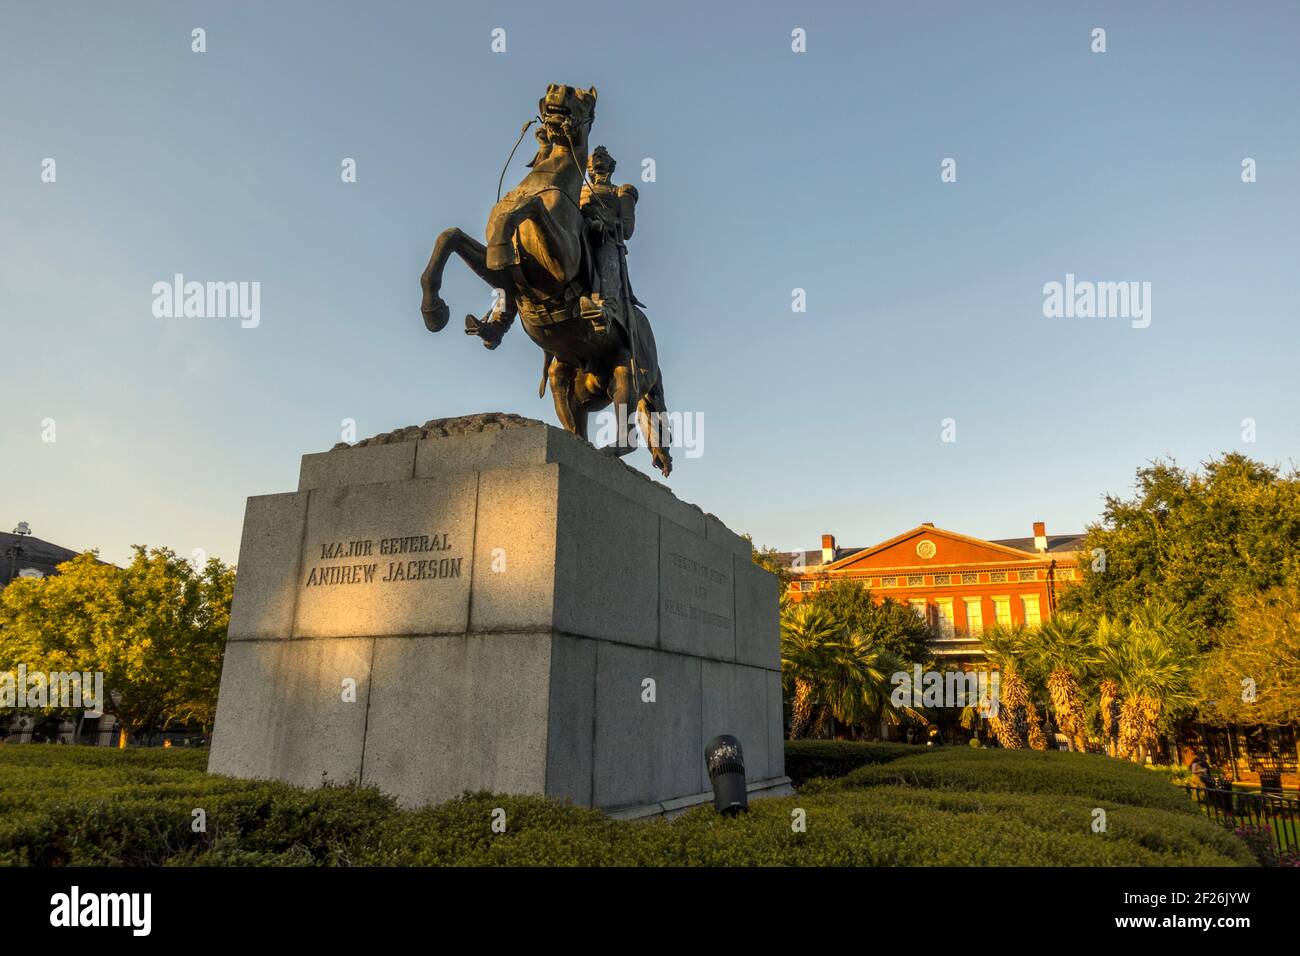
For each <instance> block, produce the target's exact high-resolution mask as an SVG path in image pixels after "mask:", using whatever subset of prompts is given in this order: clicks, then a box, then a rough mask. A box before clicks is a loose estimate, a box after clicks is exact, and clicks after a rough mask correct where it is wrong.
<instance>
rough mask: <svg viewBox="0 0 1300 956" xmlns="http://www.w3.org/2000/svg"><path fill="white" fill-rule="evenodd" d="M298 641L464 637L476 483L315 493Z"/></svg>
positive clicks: (302, 580) (446, 482)
mask: <svg viewBox="0 0 1300 956" xmlns="http://www.w3.org/2000/svg"><path fill="white" fill-rule="evenodd" d="M312 495H313V497H312V501H311V504H310V507H309V508H308V511H307V533H306V536H305V539H304V541H303V561H302V570H301V572H300V576H299V591H298V613H297V621H296V625H295V634H296V635H298V636H300V637H303V636H305V637H330V636H348V635H351V636H360V635H358V632H359V631H360V632H364V633H365V636H374V637H382V636H384V635H388V634H427V633H431V632H432V631H438V632H442V633H448V632H455V631H456V630H457V629H461V630H463V629H464V628H465V626H466V624H467V619H468V609H469V561H468V559H469V555H470V553H471V550H472V546H473V534H472V530H473V526H474V502H475V482H474V478H473V477H472V476H469V477H467V478H464V479H462V478H459V477H456V478H446V479H423V480H422V479H415V480H413V481H406V482H401V483H394V484H377V485H358V486H354V487H351V488H349V489H346V490H344V491H334V490H330V491H319V492H317V491H314V492H312Z"/></svg>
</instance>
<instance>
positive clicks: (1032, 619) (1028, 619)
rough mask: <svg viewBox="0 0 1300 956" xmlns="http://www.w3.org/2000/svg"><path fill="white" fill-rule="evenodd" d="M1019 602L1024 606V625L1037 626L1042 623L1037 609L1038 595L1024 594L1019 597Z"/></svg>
mask: <svg viewBox="0 0 1300 956" xmlns="http://www.w3.org/2000/svg"><path fill="white" fill-rule="evenodd" d="M1020 603H1021V604H1023V605H1024V608H1025V625H1026V626H1028V627H1037V626H1038V625H1039V624H1042V623H1043V618H1042V616H1041V615H1040V614H1039V611H1038V595H1037V594H1026V595H1024V596H1023V597H1022V598H1021V599H1020Z"/></svg>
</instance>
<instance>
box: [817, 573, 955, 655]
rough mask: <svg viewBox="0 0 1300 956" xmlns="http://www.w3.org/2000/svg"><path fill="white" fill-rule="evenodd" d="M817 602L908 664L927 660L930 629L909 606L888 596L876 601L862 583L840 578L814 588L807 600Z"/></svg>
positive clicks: (879, 646) (848, 626)
mask: <svg viewBox="0 0 1300 956" xmlns="http://www.w3.org/2000/svg"><path fill="white" fill-rule="evenodd" d="M808 601H811V603H813V604H815V605H817V606H818V607H820V608H822V609H823V610H824V611H826V612H827V613H828V614H829V615H830V616H831V617H833V618H835V619H836V620H839V621H841V622H843V624H844V626H845V628H847V629H848V631H849V632H850V633H852V634H859V635H861V636H863V637H864V638H866V639H867V640H868V641H869V642H870V643H871V644H872V645H874V646H875V647H878V648H880V649H881V650H883V651H886V652H888V653H890V654H893V655H894V656H895V657H897V658H899V659H900V660H902V661H904V662H906V663H909V664H910V663H924V662H925V661H926V660H927V659H928V658H929V653H930V648H929V645H930V637H931V635H930V629H929V628H928V627H927V626H926V623H925V621H924V620H922V619H921V617H920V616H919V615H918V614H917V613H916V612H915V611H914V610H912V609H911V608H910V607H908V606H907V605H905V604H899V603H898V602H897V601H893V600H890V599H889V598H886V599H885V600H884V601H876V600H875V598H873V597H872V596H871V592H870V591H869V590H867V588H865V587H864V586H863V585H862V584H861V583H859V582H858V581H853V580H846V579H840V580H838V581H835V582H834V583H832V584H831V586H830V587H828V588H823V589H822V590H819V591H814V592H813V595H812V597H811V598H809V599H807V600H806V601H805V603H808Z"/></svg>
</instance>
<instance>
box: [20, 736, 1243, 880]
mask: <svg viewBox="0 0 1300 956" xmlns="http://www.w3.org/2000/svg"><path fill="white" fill-rule="evenodd" d="M798 746H799V745H795V747H794V748H792V749H795V750H797V749H798ZM853 746H859V745H853ZM853 753H854V756H852V757H845V758H844V760H849V761H850V762H851V761H852V760H857V759H859V757H861V755H862V754H863V753H866V751H863V750H861V749H858V750H856V751H854V752H853ZM885 753H886V751H877V752H876V753H875V756H881V755H883V754H885ZM819 754H820V755H818V756H816V758H815V759H816V760H823V761H828V762H830V763H836V762H837V760H838V759H839V758H836V757H835V756H834V755H832V754H830V753H829V751H824V750H823V751H821V752H819ZM889 756H890V757H892V758H893V759H890V760H889V761H888V762H887V763H866V764H864V765H861V766H858V767H857V769H854V770H852V771H851V772H849V773H848V774H846V775H844V776H840V777H837V778H825V777H823V778H817V779H812V780H809V781H808V782H807V783H806V784H805V786H804V787H803V789H802V791H801V792H800V794H799V795H798V796H795V797H785V798H779V799H765V800H758V801H755V802H754V804H753V805H752V807H751V811H750V813H748V814H746V815H742V816H739V817H734V818H722V817H719V816H717V815H716V814H715V813H713V811H712V810H711V809H710V808H708V807H699V808H696V809H694V810H692V811H690V812H688V813H686V814H684V815H682V816H681V817H678V818H677V819H675V820H672V821H662V820H660V821H650V822H619V821H614V820H610V819H609V818H607V817H605V816H604V815H603V814H600V813H598V812H596V811H592V810H587V809H582V808H576V807H571V806H565V805H561V804H557V803H554V802H551V801H548V800H545V799H542V798H539V797H507V796H500V795H492V794H467V795H465V796H462V797H460V798H458V799H456V800H452V801H449V802H447V803H443V804H440V805H438V806H434V807H428V808H425V809H421V810H402V809H399V808H397V807H396V806H395V805H394V804H393V802H392V800H390V799H389V798H388V797H386V796H384V795H382V794H380V793H378V792H377V791H374V790H370V789H364V788H358V787H330V788H323V789H318V790H310V791H307V790H300V789H297V788H294V787H291V786H288V785H285V784H279V783H268V782H252V781H240V780H233V779H230V778H225V777H216V776H208V775H207V774H206V773H204V765H205V763H206V758H207V754H206V752H204V751H185V750H136V751H132V750H127V751H117V750H110V749H106V748H104V749H101V748H89V747H55V746H31V745H24V746H0V864H8V865H86V864H100V865H127V866H155V865H165V866H184V865H195V864H199V865H280V866H294V865H303V866H346V865H352V866H370V865H397V866H423V865H433V866H446V865H454V866H479V865H509V866H519V865H525V866H526V865H542V866H555V865H563V866H574V865H576V866H600V865H622V866H733V865H789V866H834V865H849V866H894V865H903V866H908V865H928V866H951V865H982V866H1001V865H1042V866H1069V865H1097V866H1129V865H1132V866H1157V865H1174V866H1232V865H1249V864H1251V863H1252V862H1253V857H1252V856H1251V854H1250V852H1249V851H1248V850H1247V849H1246V848H1245V846H1244V845H1243V844H1242V842H1241V841H1240V840H1238V839H1237V838H1235V837H1234V836H1232V835H1231V834H1230V833H1227V832H1226V831H1224V830H1223V829H1221V828H1219V827H1217V826H1215V825H1214V824H1213V823H1211V822H1209V821H1208V820H1205V819H1204V818H1203V817H1202V816H1201V815H1200V814H1199V813H1197V812H1196V810H1195V808H1194V806H1192V805H1191V803H1190V802H1189V801H1188V800H1187V799H1186V796H1185V795H1184V794H1183V793H1182V792H1181V791H1179V790H1177V789H1175V788H1173V787H1171V786H1170V785H1169V783H1168V782H1166V781H1165V780H1164V779H1162V778H1161V777H1160V776H1159V775H1156V774H1150V773H1145V772H1144V771H1142V769H1141V768H1139V767H1136V766H1134V765H1132V764H1125V763H1120V762H1118V761H1111V760H1107V759H1105V758H1101V757H1092V756H1088V755H1083V754H1068V753H1036V752H1032V751H1027V752H1009V751H973V750H969V749H966V748H956V747H950V748H943V749H941V750H938V751H926V752H920V753H918V752H916V749H915V748H909V749H908V750H907V752H906V754H905V755H901V756H897V757H894V755H893V754H892V753H890V754H889ZM804 757H806V758H807V760H813V759H814V758H813V757H809V756H808V755H807V754H805V755H804ZM800 759H802V758H800V757H798V756H796V757H794V758H793V760H792V763H794V764H797V763H798V761H799V760H800ZM806 765H809V766H810V765H811V764H807V763H806ZM197 809H202V810H203V811H204V817H205V827H204V829H203V830H202V831H200V832H195V828H194V826H192V824H193V822H194V820H195V814H194V811H195V810H197ZM498 809H500V810H503V811H504V812H505V820H506V829H505V832H504V833H496V832H494V831H493V828H492V820H493V816H494V811H496V810H498ZM1098 809H1102V810H1104V811H1105V814H1106V828H1105V830H1104V832H1094V831H1093V827H1092V824H1093V821H1094V819H1096V814H1095V811H1096V810H1098ZM801 819H802V820H804V821H806V829H805V830H803V831H802V832H801V831H800V830H799V828H798V826H797V824H798V822H799V821H800V820H801Z"/></svg>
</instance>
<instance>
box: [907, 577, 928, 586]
mask: <svg viewBox="0 0 1300 956" xmlns="http://www.w3.org/2000/svg"><path fill="white" fill-rule="evenodd" d="M923 584H925V576H924V575H922V574H909V575H908V576H907V586H908V587H909V588H919V587H921V586H922V585H923Z"/></svg>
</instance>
